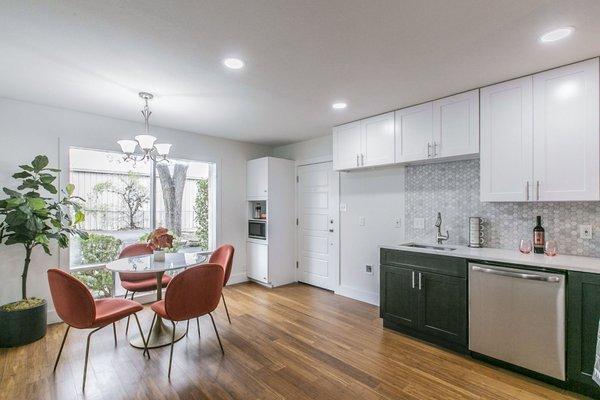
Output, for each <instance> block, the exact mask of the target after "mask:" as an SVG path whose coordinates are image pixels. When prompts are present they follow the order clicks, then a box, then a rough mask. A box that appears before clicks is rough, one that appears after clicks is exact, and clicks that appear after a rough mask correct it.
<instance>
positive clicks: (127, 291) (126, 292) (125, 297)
mask: <svg viewBox="0 0 600 400" xmlns="http://www.w3.org/2000/svg"><path fill="white" fill-rule="evenodd" d="M128 294H129V290H127V289H125V296H124V297H123V298H124V299H125V300H127V295H128Z"/></svg>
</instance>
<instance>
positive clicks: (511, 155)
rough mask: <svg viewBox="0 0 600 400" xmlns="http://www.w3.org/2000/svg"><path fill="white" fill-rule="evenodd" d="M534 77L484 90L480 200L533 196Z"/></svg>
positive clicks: (515, 198)
mask: <svg viewBox="0 0 600 400" xmlns="http://www.w3.org/2000/svg"><path fill="white" fill-rule="evenodd" d="M532 79H533V78H532V77H531V76H526V77H524V78H520V79H515V80H513V81H508V82H504V83H500V84H497V85H493V86H488V87H485V88H483V89H481V157H480V159H481V170H480V172H481V201H529V200H530V199H531V191H532V188H533V182H532V179H533V95H532V87H533V80H532Z"/></svg>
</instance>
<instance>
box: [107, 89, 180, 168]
mask: <svg viewBox="0 0 600 400" xmlns="http://www.w3.org/2000/svg"><path fill="white" fill-rule="evenodd" d="M139 96H140V97H141V98H142V100H144V102H145V104H146V105H145V106H144V109H143V110H142V115H143V116H144V126H145V133H144V134H142V135H137V136H136V137H135V140H130V139H124V140H119V141H117V143H118V144H119V146H121V151H123V153H124V154H125V157H124V159H125V161H133V163H134V164H135V163H136V162H138V161H145V160H149V159H150V160H152V161H156V162H161V161H167V162H168V161H169V160H167V155H169V150H171V144H170V143H155V142H156V138H155V137H154V136H152V135H150V123H149V122H148V120H149V119H150V114H152V111H150V107H148V101H149V100H152V98H154V95H152V93H147V92H140V93H139ZM137 146H140V149H142V151H143V154H135V149H136V147H137Z"/></svg>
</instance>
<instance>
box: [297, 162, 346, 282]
mask: <svg viewBox="0 0 600 400" xmlns="http://www.w3.org/2000/svg"><path fill="white" fill-rule="evenodd" d="M326 162H331V163H332V168H333V155H328V156H320V157H313V158H306V159H302V160H297V161H296V162H295V164H296V166H295V170H294V171H295V173H296V177H297V176H298V167H302V166H305V165H313V164H322V163H326ZM333 174H334V175H335V176H336V177H337V179H336V181H337V190H336V194H337V196H336V199H334V201H336V203H337V204H336V212H335V215H336V218H337V224H336V226H337V229H336V232H335V233H334V235H335V238H336V244H337V246H336V248H335V251H334V257H333V258H332V260H331V261H332V263H331V266H332V271H331V272H332V279H333V285H332V287H331V290H332V291H333V292H334V293H336V292H337V291H338V289H339V287H340V228H339V227H340V180H339V176H340V173H339V171H335V170H333ZM294 191H295V193H294V209H295V212H294V213H295V215H296V218H298V182H296V184H295V185H294ZM294 239H295V240H294V242H295V245H294V247H295V253H296V254H295V255H296V262H298V225H296V228H295V229H294ZM295 279H296V282H299V272H298V268H296V273H295Z"/></svg>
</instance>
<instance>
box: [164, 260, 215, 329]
mask: <svg viewBox="0 0 600 400" xmlns="http://www.w3.org/2000/svg"><path fill="white" fill-rule="evenodd" d="M223 276H224V273H223V268H222V267H221V266H220V265H219V264H198V265H195V266H193V267H190V268H188V269H186V270H185V271H182V272H180V273H179V274H177V275H175V277H174V278H173V279H172V280H171V282H169V285H168V286H167V291H166V293H165V311H166V313H167V315H168V316H169V318H170V319H171V320H172V321H184V320H188V319H192V318H196V317H199V316H201V315H205V314H208V313H209V312H212V311H213V310H214V309H215V308H217V305H219V301H220V300H221V291H222V290H223Z"/></svg>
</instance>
